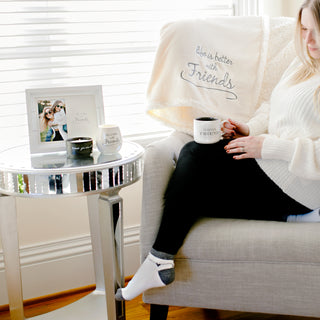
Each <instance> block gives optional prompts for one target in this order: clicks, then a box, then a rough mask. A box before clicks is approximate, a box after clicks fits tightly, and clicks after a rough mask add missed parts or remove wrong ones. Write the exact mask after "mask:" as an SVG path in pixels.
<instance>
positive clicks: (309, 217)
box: [287, 208, 320, 222]
mask: <svg viewBox="0 0 320 320" xmlns="http://www.w3.org/2000/svg"><path fill="white" fill-rule="evenodd" d="M319 211H320V208H317V209H315V210H313V211H311V212H309V213H306V214H298V215H291V216H288V217H287V222H320V212H319Z"/></svg>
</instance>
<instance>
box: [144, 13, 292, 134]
mask: <svg viewBox="0 0 320 320" xmlns="http://www.w3.org/2000/svg"><path fill="white" fill-rule="evenodd" d="M294 25H295V22H294V19H291V18H268V17H215V18H212V19H205V20H182V21H177V22H173V23H169V24H167V25H165V26H164V27H163V28H162V30H161V40H160V44H159V48H158V51H157V54H156V57H155V63H154V68H153V71H152V75H151V80H150V83H149V88H148V91H147V112H148V113H149V114H150V115H151V116H153V117H155V118H157V119H159V120H161V121H163V122H164V123H165V124H166V125H167V126H169V127H171V128H174V129H176V130H179V131H182V132H185V133H189V134H192V131H193V119H194V118H195V117H198V116H202V115H212V116H216V117H218V118H220V119H226V118H228V117H231V118H233V119H236V120H239V121H244V122H247V121H248V120H249V119H250V118H251V117H252V116H253V114H254V113H255V111H256V110H257V108H258V107H259V106H260V105H261V104H262V102H264V101H268V100H269V97H270V94H271V92H272V89H273V87H274V86H275V85H276V83H277V82H278V80H279V79H280V76H281V75H282V73H283V71H284V70H285V69H286V68H287V66H288V65H289V64H290V62H291V61H292V60H293V58H294V56H295V54H294V49H293V41H292V39H293V31H294Z"/></svg>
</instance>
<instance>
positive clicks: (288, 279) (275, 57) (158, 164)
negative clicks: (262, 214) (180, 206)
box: [141, 18, 320, 319]
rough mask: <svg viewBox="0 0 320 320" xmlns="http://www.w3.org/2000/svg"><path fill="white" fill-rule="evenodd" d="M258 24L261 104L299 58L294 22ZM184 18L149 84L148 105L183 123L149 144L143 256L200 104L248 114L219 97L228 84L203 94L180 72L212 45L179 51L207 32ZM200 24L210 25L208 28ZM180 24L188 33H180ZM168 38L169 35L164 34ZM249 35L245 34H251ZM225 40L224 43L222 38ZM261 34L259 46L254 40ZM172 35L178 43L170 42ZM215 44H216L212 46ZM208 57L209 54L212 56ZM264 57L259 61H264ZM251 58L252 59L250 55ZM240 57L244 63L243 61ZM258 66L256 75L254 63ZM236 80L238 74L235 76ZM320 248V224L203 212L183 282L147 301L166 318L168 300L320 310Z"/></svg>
mask: <svg viewBox="0 0 320 320" xmlns="http://www.w3.org/2000/svg"><path fill="white" fill-rule="evenodd" d="M248 19H249V20H248V21H249V23H252V22H254V23H260V22H259V21H257V18H248ZM254 19H255V20H254ZM201 23H204V22H203V21H202V22H201ZM210 23H211V22H210ZM236 23H240V24H241V26H247V22H246V21H244V20H243V19H239V18H237V19H236V20H235V24H234V25H235V26H236ZM259 25H260V26H261V29H263V32H262V34H263V35H264V37H265V40H264V41H262V44H261V47H263V46H264V49H263V51H264V53H261V52H260V53H259V52H256V53H255V57H258V58H259V59H260V60H259V61H260V62H261V61H262V60H263V59H264V60H263V61H262V62H263V63H264V65H263V68H261V67H260V68H259V69H258V70H256V73H257V79H260V80H261V82H260V80H259V81H256V80H255V84H258V83H260V84H261V88H260V87H259V88H258V89H259V94H258V95H255V99H256V98H257V100H255V101H256V104H255V105H259V104H260V103H261V102H263V101H266V100H268V99H269V97H270V93H271V91H272V88H273V87H274V85H275V84H276V83H277V81H278V79H279V77H280V76H281V73H282V72H283V70H284V69H285V68H286V66H287V65H288V63H290V61H292V59H293V57H294V53H293V52H294V50H293V45H292V42H290V40H291V39H292V33H293V32H292V30H293V25H294V23H293V22H292V21H288V20H283V19H271V20H269V21H266V20H265V21H263V23H260V24H259ZM179 26H180V25H177V26H175V25H171V26H169V27H167V28H165V30H164V31H165V32H164V35H163V39H164V40H168V41H163V42H162V47H161V46H160V51H159V52H158V54H157V57H156V60H158V61H160V64H158V65H155V68H154V70H153V75H152V79H151V84H150V88H149V91H148V98H149V106H148V108H149V113H150V114H151V115H153V116H155V117H157V118H159V119H161V120H163V121H164V122H166V120H168V121H167V124H168V125H170V126H171V127H173V128H174V129H175V131H174V133H173V134H171V135H170V136H169V137H168V138H166V139H164V140H162V141H159V142H155V143H153V144H151V145H150V146H148V147H147V149H146V158H145V170H144V175H143V204H142V223H141V259H142V260H144V259H145V257H146V255H147V253H148V252H149V250H150V248H151V246H152V245H153V241H154V239H155V237H156V233H157V230H158V226H159V223H160V220H161V214H162V205H163V202H162V201H163V194H164V191H165V188H166V186H167V183H168V179H169V177H170V175H171V174H172V172H173V170H174V168H175V162H176V160H177V158H178V156H179V152H180V150H181V148H182V147H183V145H184V144H185V143H186V142H188V141H190V140H191V139H192V136H191V135H190V134H191V133H190V132H192V128H191V127H190V126H191V121H190V119H192V117H194V116H197V115H198V113H197V112H198V111H199V112H200V113H201V114H203V113H206V112H205V111H208V109H207V110H205V109H202V110H200V109H201V107H202V106H203V105H204V104H205V102H208V103H209V104H208V108H209V107H210V106H211V101H215V102H216V103H212V105H213V106H214V107H215V108H216V109H214V110H212V113H211V114H214V115H217V114H218V116H221V118H223V116H226V117H228V116H231V117H232V116H233V115H230V113H231V114H232V113H234V116H235V117H237V116H239V119H241V117H242V121H243V120H245V119H244V118H245V117H246V116H249V115H244V114H241V101H240V100H241V99H239V102H240V103H239V105H238V107H237V108H234V109H232V108H233V105H232V104H231V103H233V102H235V101H232V100H230V99H229V100H223V99H221V100H219V101H220V102H219V101H218V100H217V99H220V98H221V96H219V94H220V92H218V91H214V90H207V91H206V92H204V90H202V89H203V88H202V89H201V90H202V91H201V90H200V89H198V88H199V87H201V86H194V83H193V84H192V85H191V86H190V83H189V82H186V81H183V80H185V78H184V79H182V80H181V78H182V77H184V76H185V75H186V73H183V72H184V71H182V72H181V70H185V69H184V68H185V65H186V62H188V61H195V59H198V60H197V61H199V62H197V63H193V64H192V66H193V67H195V66H198V64H199V66H200V64H201V63H202V62H203V57H204V52H201V54H202V53H203V55H202V56H200V55H199V54H200V52H199V51H198V48H199V47H197V51H195V50H193V51H191V52H190V56H188V57H187V58H186V59H188V60H186V61H181V59H182V58H181V57H186V54H185V51H186V50H188V48H195V45H196V44H197V43H198V42H197V41H199V42H200V41H205V40H206V39H205V37H203V38H201V37H200V33H199V32H200V31H199V30H198V31H199V32H198V31H197V32H195V31H194V29H195V28H196V23H195V22H194V21H192V22H191V23H189V24H185V25H183V27H181V28H180V27H179ZM210 26H211V25H209V27H210ZM227 26H228V24H227ZM237 27H238V26H237ZM174 28H176V30H174ZM187 28H189V29H188V30H187ZM200 29H201V30H203V29H204V28H203V26H201V28H200ZM205 29H206V30H207V28H205ZM251 29H252V28H251ZM251 29H250V28H249V30H251ZM186 30H187V31H186ZM189 30H190V31H189ZM229 31H230V30H229ZM174 32H181V33H178V35H177V36H176V33H174ZM183 32H187V33H188V36H186V37H183ZM193 34H194V35H196V38H195V42H194V43H193V44H191V45H189V44H188V46H187V47H184V43H183V41H184V39H189V38H191V40H192V39H193V38H192V35H193ZM231 35H232V33H231ZM166 36H167V37H169V38H168V39H166ZM188 37H189V38H188ZM244 37H245V38H246V34H245V33H244ZM212 38H214V35H213V34H211V33H210V37H209V40H210V41H211V40H212ZM172 39H173V40H172ZM219 39H220V38H219ZM219 39H218V40H219ZM221 39H222V40H221V41H222V42H221V43H222V45H223V44H224V40H223V38H221ZM191 40H190V41H191ZM253 40H254V41H253V44H254V45H256V44H257V42H256V40H255V39H253ZM169 41H172V43H171V44H170V45H168V43H170V42H169ZM173 47H178V50H180V51H179V52H180V53H181V50H182V52H183V55H182V54H180V53H179V52H178V53H175V52H173V51H172V50H173ZM207 47H210V44H208V46H207ZM212 47H213V45H212ZM161 50H162V51H161ZM221 51H222V49H221ZM222 52H223V51H222ZM226 56H229V54H227V55H226ZM175 57H177V61H176V63H173V64H172V65H171V66H170V67H171V69H170V72H168V70H165V71H164V68H165V63H166V62H167V61H168V60H170V59H175ZM205 57H206V58H209V56H208V55H206V56H205ZM211 57H212V56H211ZM240 58H242V57H240ZM232 59H233V58H232ZM259 61H258V60H257V63H258V62H259ZM233 62H234V64H233V65H232V66H231V65H227V63H224V64H223V67H226V68H229V69H230V72H231V71H233V70H234V69H232V68H233V66H235V65H236V62H237V61H235V60H234V59H233ZM250 62H252V61H251V60H250V61H248V63H250ZM260 62H259V63H260ZM239 64H240V65H241V61H240V62H239V63H238V65H239ZM189 65H190V64H189ZM260 65H261V63H260ZM209 67H210V68H211V67H212V66H211V65H209V66H208V65H207V64H204V66H203V68H207V69H206V70H209V69H208V68H209ZM219 67H222V66H220V65H219ZM251 67H252V65H251V66H250V68H251ZM211 69H212V68H211ZM213 71H216V70H213ZM251 71H252V69H251ZM228 72H229V71H228ZM260 73H261V74H260ZM207 74H208V73H207ZM252 74H255V73H254V70H253V72H252ZM168 75H169V76H172V75H173V76H175V77H176V78H173V76H172V77H171V78H170V79H167V76H168ZM189 75H191V76H193V75H194V73H193V72H189ZM228 75H229V73H228ZM241 76H242V74H241V75H240V78H239V79H240V82H241V80H243V78H241ZM207 79H208V78H207ZM233 79H235V80H236V77H235V78H233ZM189 80H190V79H189ZM200 80H203V78H201V79H200ZM190 81H193V79H191V80H190ZM240 82H239V83H240ZM240 84H241V83H240ZM246 85H247V82H244V83H243V92H244V93H245V94H246V93H248V92H249V93H250V90H247V92H246ZM183 86H184V87H183ZM255 88H257V85H256V86H255ZM179 90H180V91H179ZM191 91H192V92H191ZM200 92H204V94H205V95H207V96H206V99H205V100H202V101H201V102H203V103H197V101H198V102H199V101H200V100H201V99H202V96H201V95H200ZM198 93H199V94H198ZM191 94H193V96H192V99H191V98H190V97H191V96H190V95H191ZM209 95H211V96H209ZM229 98H230V97H229ZM251 101H253V100H251ZM218 102H219V103H218ZM242 103H243V100H242ZM188 106H189V107H188ZM219 108H220V109H219ZM252 112H254V110H252ZM223 113H225V114H223ZM209 114H210V113H209ZM186 201H188V199H186ZM270 201H273V199H270ZM226 205H227V204H226ZM260 205H263V204H260ZM228 207H229V208H230V210H232V203H231V204H228V205H227V207H226V208H224V209H225V210H228ZM212 210H214V207H213V208H212ZM257 210H259V208H258V206H257ZM319 248H320V225H319V224H316V223H309V224H308V223H283V222H272V221H271V222H270V221H269V222H266V221H253V220H232V219H208V218H206V219H201V220H200V221H199V222H198V223H197V224H196V225H194V227H193V228H192V230H191V232H190V233H189V234H188V236H187V238H186V240H185V243H184V245H183V246H182V248H181V249H180V251H179V252H178V255H177V256H176V259H175V264H176V280H175V281H174V282H173V283H172V284H170V285H168V286H167V287H164V288H158V289H152V290H149V291H147V292H145V294H144V301H145V302H146V303H150V304H152V305H153V307H152V308H151V310H152V312H151V314H154V312H153V311H154V310H157V312H159V310H162V311H164V312H160V313H157V314H158V315H159V314H162V315H163V316H162V319H165V318H166V311H167V307H165V306H168V305H175V306H190V307H199V308H209V309H221V310H233V311H247V312H262V313H274V314H290V315H300V316H315V317H320V304H319V303H318V299H319V295H320V253H319ZM156 306H164V307H156ZM156 318H157V319H160V318H161V317H159V316H157V317H156Z"/></svg>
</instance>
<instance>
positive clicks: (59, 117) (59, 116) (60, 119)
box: [52, 100, 68, 140]
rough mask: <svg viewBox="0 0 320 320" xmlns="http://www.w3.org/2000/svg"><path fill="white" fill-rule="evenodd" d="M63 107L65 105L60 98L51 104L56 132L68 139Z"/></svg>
mask: <svg viewBox="0 0 320 320" xmlns="http://www.w3.org/2000/svg"><path fill="white" fill-rule="evenodd" d="M64 108H65V105H64V103H63V102H62V101H61V100H56V101H55V102H54V104H53V105H52V111H53V114H54V125H55V131H56V134H57V135H59V136H60V137H61V138H62V139H63V140H67V139H68V135H67V133H68V130H67V116H66V113H65V110H64ZM62 139H59V140H62Z"/></svg>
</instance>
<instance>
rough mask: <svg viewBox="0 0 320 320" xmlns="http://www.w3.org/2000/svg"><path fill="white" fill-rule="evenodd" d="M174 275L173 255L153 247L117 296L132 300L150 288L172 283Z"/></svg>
mask: <svg viewBox="0 0 320 320" xmlns="http://www.w3.org/2000/svg"><path fill="white" fill-rule="evenodd" d="M174 277H175V273H174V262H173V256H172V255H171V254H166V253H163V252H158V251H156V250H154V249H152V250H151V252H150V253H149V255H148V256H147V258H146V260H144V262H143V263H142V265H141V266H140V268H139V269H138V271H137V273H136V274H135V275H134V277H133V278H132V280H131V281H130V282H129V283H128V285H127V286H126V287H125V288H120V289H118V291H117V293H116V297H115V298H116V300H118V301H121V300H132V299H134V298H135V297H137V296H138V295H140V294H141V293H142V292H144V291H146V290H148V289H151V288H157V287H164V286H166V285H168V284H170V283H171V282H173V281H174Z"/></svg>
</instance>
